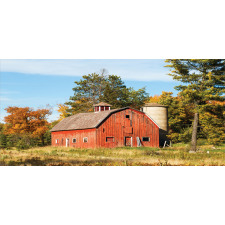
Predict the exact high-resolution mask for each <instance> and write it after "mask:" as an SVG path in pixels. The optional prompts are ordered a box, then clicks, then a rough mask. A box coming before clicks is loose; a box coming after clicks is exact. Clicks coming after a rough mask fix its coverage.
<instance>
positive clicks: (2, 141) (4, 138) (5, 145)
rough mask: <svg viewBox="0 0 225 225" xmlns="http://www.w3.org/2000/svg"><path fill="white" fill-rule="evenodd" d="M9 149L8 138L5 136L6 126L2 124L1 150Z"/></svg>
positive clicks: (0, 133) (0, 132)
mask: <svg viewBox="0 0 225 225" xmlns="http://www.w3.org/2000/svg"><path fill="white" fill-rule="evenodd" d="M6 147H7V136H6V135H5V134H4V124H3V123H0V148H3V149H4V148H6Z"/></svg>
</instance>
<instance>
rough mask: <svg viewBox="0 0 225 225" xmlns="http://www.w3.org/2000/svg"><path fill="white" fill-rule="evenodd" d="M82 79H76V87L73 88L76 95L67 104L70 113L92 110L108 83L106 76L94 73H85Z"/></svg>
mask: <svg viewBox="0 0 225 225" xmlns="http://www.w3.org/2000/svg"><path fill="white" fill-rule="evenodd" d="M82 78H83V79H81V80H80V81H75V82H74V83H75V84H76V87H74V88H73V91H74V95H73V96H71V97H70V101H68V102H66V103H65V105H67V106H69V107H70V108H69V109H67V112H68V113H70V114H74V113H79V112H87V111H92V108H93V104H96V103H97V102H98V101H99V99H100V98H101V97H102V96H103V91H104V88H105V85H106V76H105V75H104V74H103V73H102V74H101V75H99V74H96V73H92V74H88V75H84V76H83V77H82Z"/></svg>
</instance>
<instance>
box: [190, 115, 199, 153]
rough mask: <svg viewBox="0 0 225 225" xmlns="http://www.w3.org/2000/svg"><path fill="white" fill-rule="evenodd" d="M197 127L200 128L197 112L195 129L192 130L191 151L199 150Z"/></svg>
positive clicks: (194, 123)
mask: <svg viewBox="0 0 225 225" xmlns="http://www.w3.org/2000/svg"><path fill="white" fill-rule="evenodd" d="M197 129H198V113H197V112H196V113H195V116H194V122H193V130H192V139H191V151H194V152H196V150H197Z"/></svg>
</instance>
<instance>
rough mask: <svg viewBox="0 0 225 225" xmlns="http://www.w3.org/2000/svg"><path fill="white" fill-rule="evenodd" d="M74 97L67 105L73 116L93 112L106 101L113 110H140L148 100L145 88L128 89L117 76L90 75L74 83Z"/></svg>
mask: <svg viewBox="0 0 225 225" xmlns="http://www.w3.org/2000/svg"><path fill="white" fill-rule="evenodd" d="M74 83H75V84H76V86H75V87H74V88H73V91H74V95H73V96H71V97H70V101H68V102H66V103H65V104H66V105H68V106H69V109H67V112H68V113H70V115H71V114H75V113H79V112H91V111H93V105H94V104H96V103H98V102H101V101H104V102H107V103H109V104H111V105H112V108H122V107H126V106H131V107H133V108H136V109H140V106H142V105H143V104H144V102H145V101H146V100H147V98H148V94H147V93H146V90H145V88H141V89H139V90H137V91H136V90H134V89H133V88H127V87H126V85H125V84H124V82H123V81H122V79H121V78H120V77H119V76H116V75H107V76H105V75H104V74H100V75H99V74H96V73H92V74H88V75H84V76H83V77H82V79H81V80H80V81H75V82H74Z"/></svg>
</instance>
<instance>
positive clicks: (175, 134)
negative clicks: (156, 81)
mask: <svg viewBox="0 0 225 225" xmlns="http://www.w3.org/2000/svg"><path fill="white" fill-rule="evenodd" d="M149 102H154V103H159V104H162V105H166V106H168V125H169V131H168V138H169V139H171V140H172V142H173V143H177V142H180V141H183V142H187V141H188V140H189V138H190V126H191V118H192V116H193V112H192V111H193V110H192V107H191V106H190V105H189V107H187V105H186V104H185V103H184V101H183V97H182V96H180V95H179V94H178V96H175V97H174V96H173V93H172V92H165V91H163V92H162V94H161V95H155V96H152V97H150V99H149Z"/></svg>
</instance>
